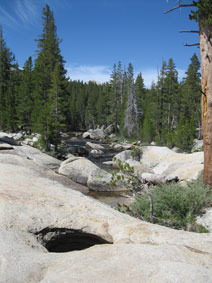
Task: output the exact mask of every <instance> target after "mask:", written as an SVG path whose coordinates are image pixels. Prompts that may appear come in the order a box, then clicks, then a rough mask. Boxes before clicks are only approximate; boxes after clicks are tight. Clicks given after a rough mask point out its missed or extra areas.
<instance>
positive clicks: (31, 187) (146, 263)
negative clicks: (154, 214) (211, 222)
mask: <svg viewBox="0 0 212 283" xmlns="http://www.w3.org/2000/svg"><path fill="white" fill-rule="evenodd" d="M15 154H17V153H15ZM15 154H14V156H15ZM0 155H1V154H0ZM3 155H5V154H2V156H3ZM11 155H12V154H11ZM19 157H20V158H23V159H24V158H26V156H21V155H20V152H19ZM5 158H6V157H5ZM11 158H12V156H11ZM2 160H3V157H2ZM29 161H30V160H29ZM30 162H31V161H30ZM14 163H15V165H14V164H11V163H10V164H4V163H2V162H1V161H0V180H1V182H0V215H1V217H0V279H1V280H0V281H1V283H14V282H16V283H29V282H31V283H38V282H42V283H47V282H51V283H52V282H55V283H60V282H64V283H66V282H67V283H68V282H83V283H84V282H85V283H88V282H89V283H90V282H92V283H99V282H103V283H106V282H117V283H118V282H125V283H129V282H135V283H140V282H153V283H156V282H157V283H158V282H160V283H163V282H164V283H165V282H180V283H181V282H185V283H191V282H198V283H201V282H202V283H209V282H211V278H212V238H211V235H210V234H195V233H190V232H184V231H176V230H173V229H169V228H166V227H161V226H159V225H153V224H150V223H146V222H142V221H140V220H138V219H135V218H132V217H130V216H128V215H126V214H121V213H119V212H118V211H116V210H113V209H112V208H110V207H109V206H106V205H104V204H102V203H100V202H98V201H96V200H94V199H92V198H89V197H86V196H85V195H83V194H82V193H80V192H77V191H74V190H71V189H70V188H68V187H66V186H64V185H62V184H60V183H58V182H56V181H53V180H50V179H49V178H48V176H45V175H40V176H39V175H38V174H37V172H36V170H37V171H38V172H39V168H40V167H39V166H38V165H37V163H34V164H35V168H34V170H33V169H32V168H29V167H28V164H25V165H24V163H23V164H22V165H21V164H19V165H18V164H17V163H16V161H15V162H14ZM36 166H37V167H36ZM48 231H49V232H48ZM46 232H48V233H46ZM45 233H46V234H45ZM70 233H72V234H73V235H76V237H75V238H73V239H72V238H69V241H73V240H74V241H75V240H77V239H78V240H80V239H79V238H80V235H81V236H83V235H84V238H83V239H84V240H85V241H86V239H87V237H91V238H92V237H93V238H92V239H94V238H95V239H97V238H98V239H100V240H101V241H102V244H101V245H95V246H93V247H90V248H88V249H84V250H78V251H70V252H66V253H55V252H53V253H51V252H48V251H47V249H46V248H47V244H48V241H50V240H52V241H54V239H56V238H57V236H58V235H61V237H62V238H61V240H63V241H66V238H65V237H64V235H66V237H67V236H68V235H70ZM74 233H75V234H74ZM54 237H55V238H54ZM90 240H91V239H90ZM45 241H46V242H45ZM87 241H88V240H87ZM103 242H105V244H104V243H103ZM44 243H46V246H45V245H44ZM69 244H70V243H69ZM69 244H68V243H67V242H66V245H69ZM43 245H44V246H43ZM60 246H61V242H60ZM62 248H64V247H62Z"/></svg>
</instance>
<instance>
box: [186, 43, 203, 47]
mask: <svg viewBox="0 0 212 283" xmlns="http://www.w3.org/2000/svg"><path fill="white" fill-rule="evenodd" d="M199 45H200V44H199V43H193V44H187V43H186V44H184V46H187V47H191V46H199Z"/></svg>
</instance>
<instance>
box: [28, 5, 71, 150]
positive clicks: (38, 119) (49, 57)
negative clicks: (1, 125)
mask: <svg viewBox="0 0 212 283" xmlns="http://www.w3.org/2000/svg"><path fill="white" fill-rule="evenodd" d="M42 19H43V33H42V34H41V36H40V38H39V39H38V40H37V42H38V48H39V51H38V57H37V59H36V60H35V68H34V78H35V91H34V96H35V99H34V107H33V115H32V118H33V119H32V121H33V125H34V129H35V130H37V131H38V132H39V133H40V134H41V136H42V141H43V143H44V145H45V148H46V149H47V150H48V145H49V143H50V142H51V143H53V144H55V145H56V144H58V138H57V139H56V140H55V141H54V137H55V133H54V131H52V130H51V129H52V128H53V127H54V122H53V120H52V119H51V117H50V116H51V115H52V113H51V112H49V105H52V103H53V104H55V105H56V104H57V103H58V105H57V109H61V111H58V113H60V115H63V112H64V109H63V110H62V108H63V107H65V104H64V97H65V95H66V85H67V79H66V77H65V74H66V71H65V69H64V60H63V57H62V56H61V54H60V48H59V43H60V40H59V38H58V36H57V32H56V26H55V22H54V16H53V12H52V11H51V10H50V8H49V6H48V5H46V6H45V8H44V9H43V17H42ZM55 73H57V79H56V77H55V76H54V75H53V74H55ZM53 80H54V81H53ZM56 81H57V82H56ZM55 84H57V86H59V88H60V91H59V93H58V95H59V96H60V99H59V100H58V97H57V95H52V91H53V89H54V90H55V89H56V85H55ZM52 99H55V100H56V101H55V102H52ZM59 120H62V118H61V119H59ZM59 120H58V121H59ZM59 128H61V127H59V126H58V127H57V131H58V133H59Z"/></svg>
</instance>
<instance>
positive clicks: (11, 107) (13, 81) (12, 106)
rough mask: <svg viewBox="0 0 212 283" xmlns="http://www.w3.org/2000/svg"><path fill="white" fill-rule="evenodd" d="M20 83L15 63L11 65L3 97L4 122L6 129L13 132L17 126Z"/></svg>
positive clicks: (18, 71)
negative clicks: (5, 92) (5, 93)
mask: <svg viewBox="0 0 212 283" xmlns="http://www.w3.org/2000/svg"><path fill="white" fill-rule="evenodd" d="M19 85H20V70H19V67H18V64H17V63H16V64H15V65H13V66H12V67H11V72H10V80H9V82H8V85H7V88H8V89H7V95H6V97H5V111H4V114H5V124H6V129H7V130H8V131H12V132H15V131H16V130H17V127H18V119H17V105H18V95H19Z"/></svg>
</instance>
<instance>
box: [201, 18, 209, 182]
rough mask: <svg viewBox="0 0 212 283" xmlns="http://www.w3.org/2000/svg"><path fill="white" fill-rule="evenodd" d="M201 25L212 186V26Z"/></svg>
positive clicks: (205, 124) (205, 132)
mask: <svg viewBox="0 0 212 283" xmlns="http://www.w3.org/2000/svg"><path fill="white" fill-rule="evenodd" d="M199 27H200V56H201V67H202V81H201V84H202V92H203V94H202V129H203V143H204V177H203V180H204V183H205V184H207V185H210V186H212V26H211V25H209V24H206V23H201V22H200V24H199Z"/></svg>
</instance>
